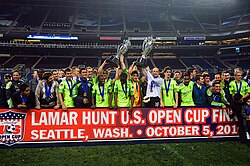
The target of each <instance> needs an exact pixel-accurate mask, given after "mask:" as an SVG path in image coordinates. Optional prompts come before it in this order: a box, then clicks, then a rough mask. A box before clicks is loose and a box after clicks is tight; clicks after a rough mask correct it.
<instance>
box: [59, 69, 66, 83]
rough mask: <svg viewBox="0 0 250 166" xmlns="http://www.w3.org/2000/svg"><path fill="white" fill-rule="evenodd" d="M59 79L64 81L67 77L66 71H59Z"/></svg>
mask: <svg viewBox="0 0 250 166" xmlns="http://www.w3.org/2000/svg"><path fill="white" fill-rule="evenodd" d="M58 77H59V78H58V79H59V80H62V79H63V78H64V77H65V71H64V69H60V70H59V71H58ZM59 82H60V81H59Z"/></svg>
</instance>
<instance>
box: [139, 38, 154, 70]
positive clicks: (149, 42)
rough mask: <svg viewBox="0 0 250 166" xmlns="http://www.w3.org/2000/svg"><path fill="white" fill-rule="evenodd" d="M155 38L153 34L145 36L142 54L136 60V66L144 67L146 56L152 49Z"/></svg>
mask: <svg viewBox="0 0 250 166" xmlns="http://www.w3.org/2000/svg"><path fill="white" fill-rule="evenodd" d="M154 43H155V39H154V38H153V36H149V37H146V39H144V41H143V44H142V56H141V57H139V58H138V59H137V60H136V66H138V67H145V66H146V65H147V56H148V54H149V53H150V52H151V50H152V49H153V45H154Z"/></svg>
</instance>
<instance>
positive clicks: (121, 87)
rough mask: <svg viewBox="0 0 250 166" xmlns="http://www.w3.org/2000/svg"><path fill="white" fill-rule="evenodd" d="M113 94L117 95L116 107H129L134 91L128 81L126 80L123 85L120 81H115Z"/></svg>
mask: <svg viewBox="0 0 250 166" xmlns="http://www.w3.org/2000/svg"><path fill="white" fill-rule="evenodd" d="M114 92H115V93H117V105H118V107H130V105H131V100H130V97H131V96H133V95H134V89H133V88H132V83H131V81H130V80H127V81H126V83H124V84H122V83H121V81H120V80H116V82H115V86H114Z"/></svg>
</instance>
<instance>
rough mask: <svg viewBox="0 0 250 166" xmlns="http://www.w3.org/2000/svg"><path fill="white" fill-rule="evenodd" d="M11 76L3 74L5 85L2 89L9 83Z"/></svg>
mask: <svg viewBox="0 0 250 166" xmlns="http://www.w3.org/2000/svg"><path fill="white" fill-rule="evenodd" d="M11 79H12V78H11V75H10V74H5V75H4V83H5V86H4V88H5V87H6V85H7V84H8V82H10V81H11Z"/></svg>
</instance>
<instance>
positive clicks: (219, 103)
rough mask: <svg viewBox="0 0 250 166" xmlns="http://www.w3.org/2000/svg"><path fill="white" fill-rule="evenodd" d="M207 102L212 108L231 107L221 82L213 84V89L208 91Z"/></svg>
mask: <svg viewBox="0 0 250 166" xmlns="http://www.w3.org/2000/svg"><path fill="white" fill-rule="evenodd" d="M207 100H208V103H209V104H210V105H211V106H216V107H222V108H226V107H227V105H230V104H229V102H228V101H227V99H226V97H225V92H224V91H223V89H222V88H221V85H220V81H215V82H213V88H210V89H208V90H207Z"/></svg>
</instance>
